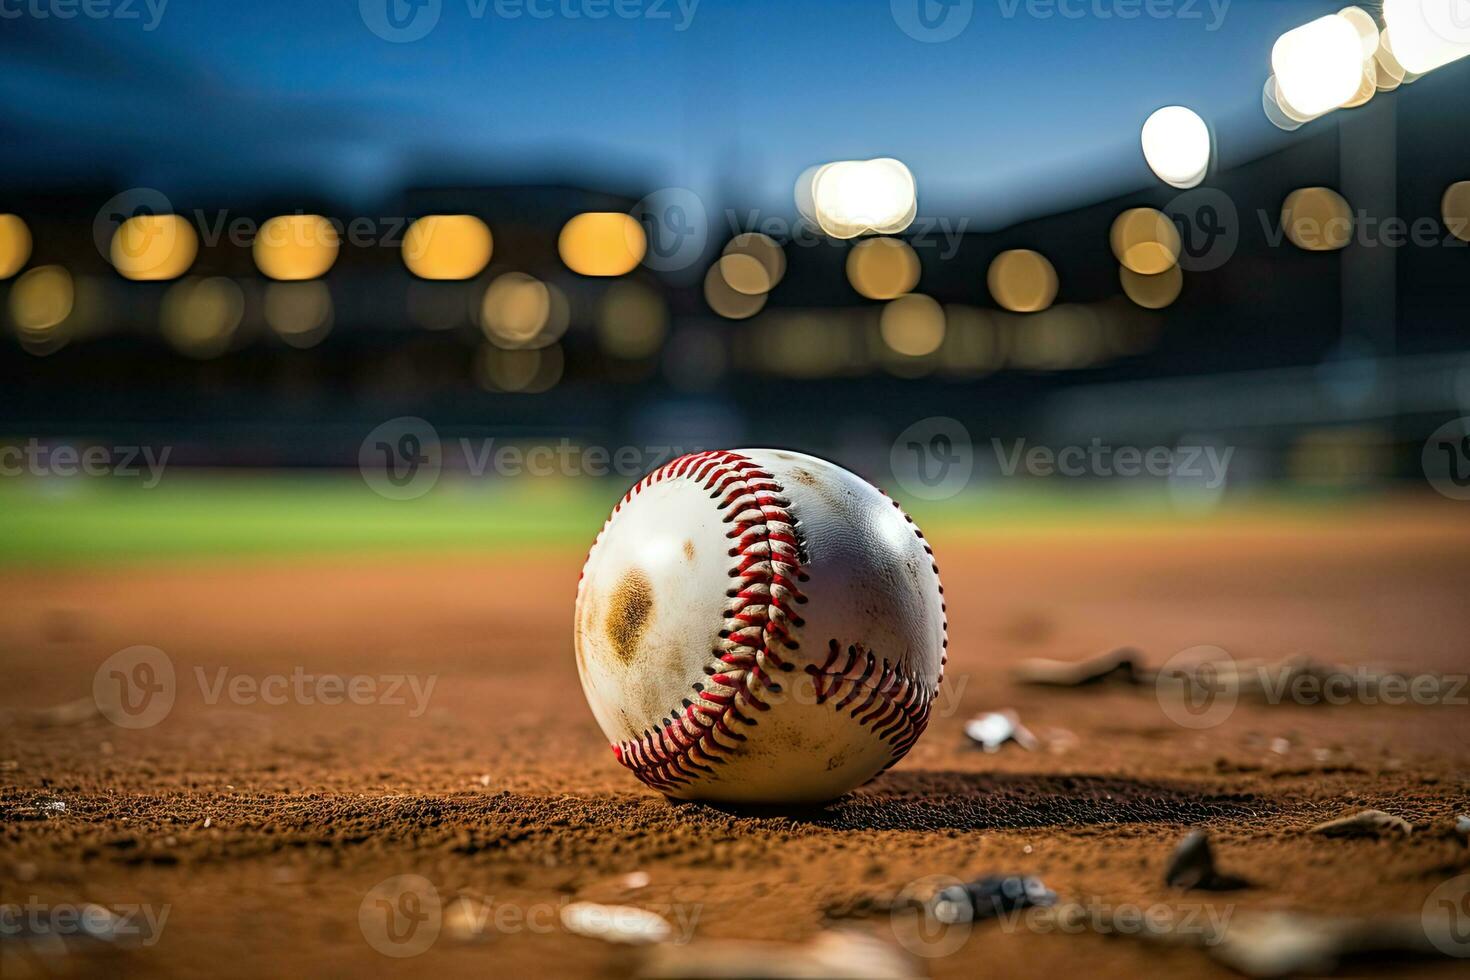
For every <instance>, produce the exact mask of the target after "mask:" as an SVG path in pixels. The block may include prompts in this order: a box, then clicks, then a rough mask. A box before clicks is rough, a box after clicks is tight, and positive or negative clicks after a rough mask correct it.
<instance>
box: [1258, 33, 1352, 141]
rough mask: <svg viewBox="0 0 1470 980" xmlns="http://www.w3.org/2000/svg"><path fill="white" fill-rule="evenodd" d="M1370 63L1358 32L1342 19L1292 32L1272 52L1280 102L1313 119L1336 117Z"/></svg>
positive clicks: (1278, 39)
mask: <svg viewBox="0 0 1470 980" xmlns="http://www.w3.org/2000/svg"><path fill="white" fill-rule="evenodd" d="M1364 58H1365V56H1364V53H1363V42H1362V39H1361V38H1360V37H1359V34H1358V29H1357V28H1356V27H1354V26H1353V22H1352V21H1349V20H1348V19H1347V18H1346V17H1343V16H1342V15H1341V14H1328V15H1327V16H1326V17H1319V18H1317V19H1316V20H1314V21H1310V22H1308V23H1306V24H1303V25H1302V26H1300V27H1297V28H1294V29H1292V30H1290V31H1287V32H1286V33H1285V34H1283V35H1281V36H1280V37H1279V38H1277V39H1276V44H1275V46H1274V47H1272V49H1271V70H1272V72H1273V73H1274V74H1275V75H1276V91H1277V94H1278V97H1279V99H1280V100H1281V101H1282V102H1283V103H1284V104H1285V105H1289V106H1290V107H1291V108H1292V109H1295V110H1296V111H1297V112H1298V113H1301V114H1304V115H1306V116H1309V117H1310V116H1320V115H1322V114H1323V113H1325V112H1331V111H1332V110H1333V109H1336V108H1338V107H1339V106H1341V105H1343V104H1344V103H1345V102H1348V101H1350V100H1351V99H1353V97H1354V96H1355V95H1356V94H1357V92H1358V89H1359V86H1360V85H1361V84H1362V81H1363V62H1364ZM1285 105H1284V106H1283V108H1284V107H1285Z"/></svg>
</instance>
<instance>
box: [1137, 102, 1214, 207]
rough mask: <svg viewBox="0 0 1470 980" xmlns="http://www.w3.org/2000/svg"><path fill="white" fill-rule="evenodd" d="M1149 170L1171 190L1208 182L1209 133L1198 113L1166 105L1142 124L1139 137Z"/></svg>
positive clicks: (1182, 107) (1177, 106)
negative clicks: (1206, 174) (1203, 181)
mask: <svg viewBox="0 0 1470 980" xmlns="http://www.w3.org/2000/svg"><path fill="white" fill-rule="evenodd" d="M1140 140H1141V142H1142V143H1143V158H1144V160H1146V161H1147V162H1148V166H1149V169H1150V170H1152V171H1153V172H1154V174H1155V175H1156V176H1157V177H1158V178H1159V179H1160V180H1162V181H1163V182H1164V183H1166V184H1169V185H1170V186H1172V187H1178V188H1181V189H1188V188H1190V187H1196V186H1198V185H1199V183H1200V182H1201V181H1202V180H1204V179H1205V171H1206V170H1208V169H1209V166H1210V130H1209V127H1207V126H1206V125H1205V121H1204V120H1203V119H1201V118H1200V116H1199V113H1197V112H1195V111H1194V110H1193V109H1188V108H1185V107H1184V106H1182V105H1166V106H1164V107H1163V108H1162V109H1159V110H1156V111H1155V112H1154V113H1153V114H1152V115H1150V116H1149V117H1148V118H1147V119H1146V120H1144V123H1143V131H1142V133H1141V135H1140Z"/></svg>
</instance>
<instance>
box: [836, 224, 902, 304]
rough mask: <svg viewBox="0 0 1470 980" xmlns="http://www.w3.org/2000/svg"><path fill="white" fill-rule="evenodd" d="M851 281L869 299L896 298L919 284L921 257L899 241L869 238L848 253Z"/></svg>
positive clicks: (849, 277) (896, 239) (849, 279)
mask: <svg viewBox="0 0 1470 980" xmlns="http://www.w3.org/2000/svg"><path fill="white" fill-rule="evenodd" d="M847 279H848V281H849V282H851V283H852V288H853V289H856V290H857V291H858V292H859V293H861V294H862V295H863V296H866V297H867V298H868V299H884V300H887V299H894V298H896V297H898V296H902V295H903V294H904V293H907V292H910V291H911V290H912V289H913V288H914V287H915V286H917V285H918V284H919V257H918V256H917V255H915V254H914V250H913V249H912V248H910V247H909V244H908V242H905V241H902V240H901V239H898V238H869V239H867V240H865V241H861V242H858V243H857V244H856V245H854V246H853V247H852V251H850V252H848V253H847Z"/></svg>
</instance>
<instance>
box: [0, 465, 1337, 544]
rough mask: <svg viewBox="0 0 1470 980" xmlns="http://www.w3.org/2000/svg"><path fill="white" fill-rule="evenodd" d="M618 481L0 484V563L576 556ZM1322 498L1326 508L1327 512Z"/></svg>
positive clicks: (961, 508)
mask: <svg viewBox="0 0 1470 980" xmlns="http://www.w3.org/2000/svg"><path fill="white" fill-rule="evenodd" d="M625 489H626V487H625V486H623V484H622V481H617V480H597V479H565V478H533V477H527V478H523V479H519V480H511V479H503V480H495V481H483V480H482V481H476V480H461V479H455V478H452V477H449V476H446V477H445V478H443V479H442V480H441V481H440V482H439V484H438V485H436V486H435V487H434V489H433V490H431V491H430V492H429V493H428V494H426V495H424V496H423V497H420V498H417V499H415V500H407V501H395V500H388V499H385V498H383V497H380V496H378V495H377V494H375V493H373V492H372V491H371V490H370V489H369V488H368V487H367V486H366V484H365V483H364V482H363V481H362V479H361V478H360V477H359V476H358V474H357V473H356V472H321V471H309V472H267V473H236V472H229V473H225V472H218V471H205V472H199V471H194V472H187V471H186V472H170V474H169V476H168V478H167V479H165V480H163V481H162V482H161V483H160V484H159V485H158V486H156V487H153V488H151V489H144V488H142V487H141V486H139V485H138V483H137V482H136V481H131V480H122V479H108V478H70V479H67V478H55V477H53V478H48V479H27V478H8V479H4V480H0V563H3V564H17V563H20V564H32V563H40V564H56V563H75V562H90V561H119V560H131V559H149V558H171V557H188V556H198V557H215V556H252V555H259V556H277V555H312V554H324V553H325V554H333V553H353V552H385V551H387V552H408V551H436V552H444V551H466V552H472V551H475V550H482V549H491V548H497V549H505V548H515V547H538V548H546V547H565V548H570V549H573V550H576V549H584V548H586V547H587V546H588V545H590V544H591V541H592V537H593V535H595V534H596V532H597V529H598V528H599V527H600V526H601V524H602V521H603V519H604V518H605V517H606V516H607V513H608V510H609V509H610V508H611V506H612V504H613V503H614V502H615V501H616V500H617V498H618V497H619V496H620V495H621V494H622V492H623V491H624V490H625ZM1352 499H1354V498H1323V497H1322V496H1320V495H1306V496H1303V495H1297V496H1292V497H1281V496H1278V495H1272V496H1269V497H1256V498H1252V499H1251V500H1249V501H1246V502H1232V503H1230V504H1228V505H1227V506H1225V507H1223V508H1221V509H1219V510H1216V511H1213V512H1210V513H1208V514H1206V513H1202V512H1199V511H1194V510H1191V509H1187V508H1186V509H1183V510H1181V509H1179V508H1178V507H1176V506H1175V505H1174V504H1173V503H1171V501H1170V499H1169V498H1168V496H1167V494H1165V493H1164V492H1163V491H1162V489H1150V490H1144V491H1140V490H1138V489H1131V490H1123V489H1119V488H1105V487H1101V486H1097V487H1078V486H1076V485H1070V486H1053V485H1042V484H1040V483H1037V484H1031V485H1024V486H1023V485H1008V486H1006V487H1003V488H1000V489H994V490H992V489H986V490H982V491H976V492H970V493H966V494H963V495H961V496H959V497H956V498H953V499H951V500H947V501H941V502H926V501H922V500H906V499H902V498H901V502H902V503H903V504H904V506H905V507H906V508H907V509H908V510H909V511H910V513H912V514H913V516H914V518H915V520H917V521H918V522H919V523H920V524H921V525H922V526H923V527H925V528H926V529H929V530H930V531H931V533H932V532H934V531H938V530H941V529H943V530H945V531H948V532H951V533H953V532H954V531H956V530H961V529H970V530H974V531H975V532H977V533H982V532H983V533H986V534H1004V533H1046V532H1048V531H1061V532H1066V533H1082V534H1085V533H1094V532H1109V531H1113V532H1116V531H1118V530H1121V529H1126V528H1131V529H1137V530H1140V531H1142V530H1146V529H1152V530H1167V529H1168V528H1171V527H1177V526H1179V525H1180V524H1181V523H1198V522H1200V521H1212V522H1228V521H1230V520H1231V519H1232V518H1239V517H1245V516H1249V517H1251V518H1253V519H1259V518H1262V517H1270V516H1272V515H1276V516H1280V517H1283V518H1288V519H1291V520H1296V521H1299V520H1302V519H1305V518H1310V517H1311V516H1312V515H1318V516H1325V515H1327V514H1333V513H1340V511H1341V507H1340V506H1338V504H1340V503H1341V502H1342V501H1343V500H1349V501H1350V500H1352ZM1329 501H1331V502H1332V503H1333V504H1334V505H1333V506H1324V504H1326V503H1328V502H1329Z"/></svg>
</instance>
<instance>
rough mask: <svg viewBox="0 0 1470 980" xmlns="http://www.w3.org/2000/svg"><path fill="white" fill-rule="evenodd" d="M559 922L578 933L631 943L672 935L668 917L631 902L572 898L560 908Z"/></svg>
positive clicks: (645, 941) (569, 930)
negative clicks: (572, 899) (611, 902)
mask: <svg viewBox="0 0 1470 980" xmlns="http://www.w3.org/2000/svg"><path fill="white" fill-rule="evenodd" d="M561 924H562V926H563V927H564V928H565V929H566V930H567V931H568V932H572V933H576V934H577V935H579V936H587V937H589V938H591V939H601V940H604V941H605V942H610V943H626V944H628V945H635V946H636V945H644V944H647V943H662V942H667V941H668V940H669V939H671V938H673V935H674V927H673V926H671V925H670V924H669V920H668V919H665V918H664V917H663V916H661V915H658V914H657V913H655V912H649V911H648V910H646V909H640V908H635V907H633V906H631V905H599V904H597V903H596V902H573V903H572V904H570V905H568V906H566V907H564V908H563V909H562V910H561Z"/></svg>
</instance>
